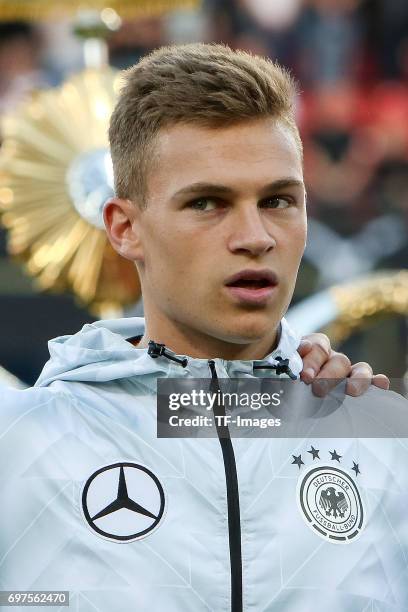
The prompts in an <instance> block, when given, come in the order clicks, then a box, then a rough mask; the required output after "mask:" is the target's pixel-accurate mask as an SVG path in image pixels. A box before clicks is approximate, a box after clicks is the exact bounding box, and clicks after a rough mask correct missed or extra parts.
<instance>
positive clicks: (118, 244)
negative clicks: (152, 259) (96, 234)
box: [103, 198, 143, 262]
mask: <svg viewBox="0 0 408 612" xmlns="http://www.w3.org/2000/svg"><path fill="white" fill-rule="evenodd" d="M140 215H141V210H140V207H139V206H138V205H137V204H135V203H134V202H132V201H131V200H124V199H122V198H111V199H110V200H108V201H107V202H106V203H105V206H104V209H103V220H104V223H105V228H106V233H107V235H108V239H109V242H110V243H111V245H112V246H113V248H114V249H115V251H116V252H117V253H119V255H122V257H125V258H126V259H130V260H131V261H139V262H140V261H143V249H142V244H141V240H140Z"/></svg>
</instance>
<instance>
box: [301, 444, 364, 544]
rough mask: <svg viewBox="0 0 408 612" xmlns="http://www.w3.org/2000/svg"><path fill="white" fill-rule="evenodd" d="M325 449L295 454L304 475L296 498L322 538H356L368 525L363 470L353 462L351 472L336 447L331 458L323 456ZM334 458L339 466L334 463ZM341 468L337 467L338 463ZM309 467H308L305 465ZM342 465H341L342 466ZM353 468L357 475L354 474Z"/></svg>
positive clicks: (308, 523)
mask: <svg viewBox="0 0 408 612" xmlns="http://www.w3.org/2000/svg"><path fill="white" fill-rule="evenodd" d="M320 453H323V451H322V450H319V449H317V448H314V446H311V447H310V450H307V451H306V452H303V453H302V454H303V458H304V459H305V461H306V462H308V461H313V463H312V465H311V466H310V467H307V466H306V463H305V461H303V459H302V454H300V455H292V457H293V461H292V465H296V466H297V467H298V468H299V471H300V476H299V480H298V484H297V491H296V497H297V501H298V506H299V509H300V513H301V515H302V517H303V519H304V520H305V522H306V524H307V525H308V526H309V527H310V528H311V529H313V531H314V532H315V533H316V534H317V535H319V536H320V537H322V538H324V539H325V540H328V541H330V542H335V543H349V542H352V541H354V540H355V539H356V538H357V537H358V536H359V535H360V533H361V531H362V529H363V528H364V519H365V513H364V508H363V502H362V499H361V495H360V491H359V489H358V486H357V482H356V479H357V477H358V475H359V474H361V470H360V467H359V464H358V463H356V462H355V461H353V467H351V470H350V472H349V471H348V470H346V469H345V468H343V465H342V464H343V461H344V458H343V455H340V454H339V453H338V452H337V451H336V449H333V451H329V452H328V453H327V451H326V453H327V455H330V460H329V461H327V459H328V457H327V459H326V461H327V463H325V459H324V457H323V456H321V455H320ZM330 461H332V462H334V463H335V465H333V464H330ZM336 464H337V465H339V467H337V465H336ZM303 466H305V467H303ZM340 466H341V467H340ZM351 471H353V472H354V474H355V476H354V475H353V476H352V475H351Z"/></svg>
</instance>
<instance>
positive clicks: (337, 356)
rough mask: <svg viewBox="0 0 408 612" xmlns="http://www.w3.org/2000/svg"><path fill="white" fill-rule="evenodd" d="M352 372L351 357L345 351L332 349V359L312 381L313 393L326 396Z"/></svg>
mask: <svg viewBox="0 0 408 612" xmlns="http://www.w3.org/2000/svg"><path fill="white" fill-rule="evenodd" d="M350 372H351V363H350V359H349V358H348V357H347V356H346V355H344V354H343V353H337V352H336V351H332V353H331V356H330V359H329V360H328V361H327V363H326V364H325V365H324V366H323V368H322V369H321V371H320V372H319V374H318V375H317V376H316V378H315V379H314V381H313V382H312V391H313V394H314V395H316V396H317V397H325V396H326V395H327V394H328V393H329V392H330V391H331V390H332V389H333V388H334V387H335V386H336V385H337V384H338V382H339V379H340V380H341V379H343V378H346V377H347V376H348V375H349V374H350Z"/></svg>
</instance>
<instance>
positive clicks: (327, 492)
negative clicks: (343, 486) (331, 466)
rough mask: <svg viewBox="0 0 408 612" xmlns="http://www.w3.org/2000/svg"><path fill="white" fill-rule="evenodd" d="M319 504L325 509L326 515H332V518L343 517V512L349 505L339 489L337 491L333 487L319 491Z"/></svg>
mask: <svg viewBox="0 0 408 612" xmlns="http://www.w3.org/2000/svg"><path fill="white" fill-rule="evenodd" d="M319 504H320V507H321V508H323V510H324V511H325V513H326V516H330V515H333V517H334V518H337V517H338V516H340V517H341V518H343V516H344V513H345V512H346V510H347V509H348V507H349V505H348V503H347V500H346V497H345V495H344V493H342V492H341V491H339V492H337V491H336V489H335V488H334V487H328V488H327V489H323V491H322V492H321V493H320V500H319Z"/></svg>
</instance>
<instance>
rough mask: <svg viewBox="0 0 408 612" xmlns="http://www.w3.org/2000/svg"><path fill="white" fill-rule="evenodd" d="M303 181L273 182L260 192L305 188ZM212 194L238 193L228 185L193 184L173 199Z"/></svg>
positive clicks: (282, 179) (286, 180) (174, 195)
mask: <svg viewBox="0 0 408 612" xmlns="http://www.w3.org/2000/svg"><path fill="white" fill-rule="evenodd" d="M304 186H305V185H304V183H303V181H300V180H299V179H295V178H292V177H288V178H281V179H277V180H276V181H272V183H268V184H267V185H265V186H264V187H262V189H261V190H260V194H266V193H269V192H270V191H277V190H281V189H288V188H290V187H302V188H304ZM204 192H210V193H214V194H219V195H230V196H231V195H234V194H235V193H236V192H235V190H234V189H232V188H231V187H227V186H226V185H219V184H217V183H192V184H191V185H187V186H186V187H182V189H179V190H178V191H176V193H174V194H173V196H172V197H173V198H177V197H180V196H184V195H193V194H197V193H201V194H202V193H204Z"/></svg>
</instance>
